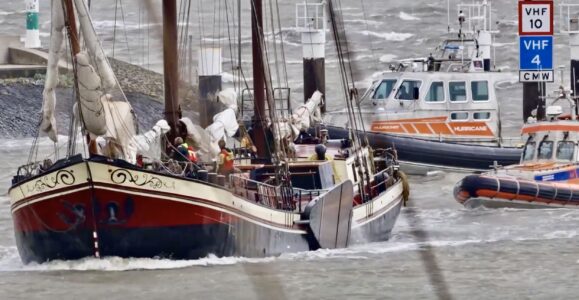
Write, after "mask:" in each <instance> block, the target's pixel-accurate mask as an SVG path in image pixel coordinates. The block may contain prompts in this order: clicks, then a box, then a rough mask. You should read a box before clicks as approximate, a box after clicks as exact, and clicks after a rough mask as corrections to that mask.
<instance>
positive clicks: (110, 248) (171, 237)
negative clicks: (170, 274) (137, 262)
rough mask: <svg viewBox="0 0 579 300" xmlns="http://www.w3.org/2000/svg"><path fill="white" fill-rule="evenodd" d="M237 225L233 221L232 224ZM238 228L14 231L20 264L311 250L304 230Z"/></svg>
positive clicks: (199, 226)
mask: <svg viewBox="0 0 579 300" xmlns="http://www.w3.org/2000/svg"><path fill="white" fill-rule="evenodd" d="M235 227H237V228H240V227H238V226H235ZM241 227H243V230H231V228H232V227H231V226H229V225H227V224H204V225H191V226H175V227H160V228H115V229H102V230H99V232H98V245H97V246H98V248H96V247H95V241H94V239H93V237H92V231H89V230H86V231H73V232H68V233H59V232H47V231H43V232H35V233H32V234H31V233H28V234H22V233H18V232H17V233H16V240H17V243H18V249H19V252H20V257H21V259H22V261H23V262H24V263H29V262H38V263H42V262H46V261H50V260H56V259H60V260H74V259H80V258H83V257H91V256H92V257H95V256H96V255H97V253H96V252H97V250H98V255H99V256H100V257H106V256H118V257H124V258H128V257H140V258H153V257H159V258H168V259H199V258H203V257H207V256H208V255H210V254H211V255H216V256H218V257H224V256H244V257H265V256H277V255H280V254H282V253H286V252H299V251H308V250H312V249H311V248H310V246H309V244H308V240H307V237H306V234H297V233H289V232H280V231H275V230H271V229H267V228H264V227H261V226H257V225H254V224H252V223H249V222H243V225H241Z"/></svg>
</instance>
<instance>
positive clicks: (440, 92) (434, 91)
mask: <svg viewBox="0 0 579 300" xmlns="http://www.w3.org/2000/svg"><path fill="white" fill-rule="evenodd" d="M424 101H426V102H443V101H444V84H443V83H442V81H435V82H433V83H431V84H430V89H428V94H426V98H425V99H424Z"/></svg>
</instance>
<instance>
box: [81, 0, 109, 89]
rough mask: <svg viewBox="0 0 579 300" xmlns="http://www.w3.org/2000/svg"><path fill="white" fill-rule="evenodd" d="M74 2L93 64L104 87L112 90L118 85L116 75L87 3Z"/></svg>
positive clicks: (82, 0)
mask: <svg viewBox="0 0 579 300" xmlns="http://www.w3.org/2000/svg"><path fill="white" fill-rule="evenodd" d="M74 2H75V7H76V10H77V15H78V22H79V24H80V31H81V33H82V36H83V38H84V41H85V43H86V48H87V52H88V53H89V55H90V61H91V64H92V65H93V66H94V68H95V70H96V72H97V73H98V74H99V77H100V78H101V84H102V87H103V88H104V89H105V90H109V89H112V88H113V87H115V85H116V79H115V74H114V72H113V70H112V68H111V66H110V65H109V63H108V61H107V59H106V56H105V53H104V51H103V49H102V47H101V44H100V42H99V39H98V37H97V35H96V32H95V30H94V27H93V25H92V21H91V19H90V15H89V13H88V7H87V5H86V2H85V1H84V0H75V1H74Z"/></svg>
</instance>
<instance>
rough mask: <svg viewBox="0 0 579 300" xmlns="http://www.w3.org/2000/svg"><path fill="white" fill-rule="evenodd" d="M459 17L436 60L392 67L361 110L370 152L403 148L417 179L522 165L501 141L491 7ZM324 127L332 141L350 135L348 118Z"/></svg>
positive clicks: (331, 116) (465, 7) (337, 117)
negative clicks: (456, 27) (448, 172)
mask: <svg viewBox="0 0 579 300" xmlns="http://www.w3.org/2000/svg"><path fill="white" fill-rule="evenodd" d="M457 12H458V13H457V20H458V23H459V26H460V27H459V30H458V31H453V32H450V24H449V37H448V38H446V39H445V40H444V41H443V42H442V43H441V44H440V45H439V46H438V47H437V48H436V50H435V52H433V53H431V54H430V55H429V56H428V57H425V58H419V59H409V60H403V61H400V62H397V63H393V64H391V65H390V70H387V71H384V72H382V73H381V74H379V75H376V76H375V78H374V81H373V83H372V84H371V86H370V88H368V89H367V90H366V93H365V94H364V95H363V96H362V97H361V98H360V102H359V103H358V105H359V107H360V114H361V119H362V120H364V127H365V128H368V138H369V140H370V144H371V145H372V146H374V147H387V146H390V145H395V146H396V148H397V149H398V150H399V153H400V156H399V159H400V163H401V164H402V165H403V167H404V168H405V170H409V171H411V172H418V173H423V172H425V171H429V170H435V169H447V170H454V171H467V172H471V171H482V170H488V169H489V167H490V166H491V165H493V163H494V162H497V163H498V164H501V165H510V164H515V163H517V162H518V158H519V156H520V153H521V148H517V147H514V146H516V145H512V143H509V141H508V140H505V139H504V138H503V136H502V133H501V121H500V106H499V99H498V98H499V96H498V95H497V93H496V89H495V85H496V83H497V77H499V78H501V77H503V78H504V76H501V73H499V72H494V71H492V63H493V62H492V60H491V56H492V55H491V54H492V52H491V51H492V33H493V30H492V7H491V4H490V2H488V1H486V0H483V1H478V2H476V3H475V2H473V3H468V4H459V5H458V6H457ZM449 22H450V11H449ZM324 121H325V123H326V124H328V125H330V126H329V127H328V129H329V131H330V135H331V136H333V137H344V136H346V135H347V131H344V130H343V124H345V123H346V124H347V122H348V116H347V112H346V111H345V110H341V111H336V112H328V113H326V115H325V118H324ZM340 127H342V128H340ZM472 153H477V155H474V156H473V155H472Z"/></svg>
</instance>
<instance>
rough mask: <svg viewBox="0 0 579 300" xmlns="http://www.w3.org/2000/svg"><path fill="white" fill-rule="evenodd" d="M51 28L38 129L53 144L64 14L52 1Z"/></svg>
mask: <svg viewBox="0 0 579 300" xmlns="http://www.w3.org/2000/svg"><path fill="white" fill-rule="evenodd" d="M51 18H52V28H51V35H50V49H49V52H48V65H47V66H46V80H45V83H44V91H43V92H42V98H43V103H42V122H41V124H40V129H41V130H42V131H44V132H45V133H47V134H48V136H49V137H50V139H51V140H52V141H53V142H57V134H58V131H57V128H56V119H55V117H54V113H55V108H56V95H55V92H54V89H55V88H56V85H57V84H58V63H59V61H60V57H61V56H62V53H63V51H64V50H63V49H64V13H63V10H62V1H52V10H51Z"/></svg>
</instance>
